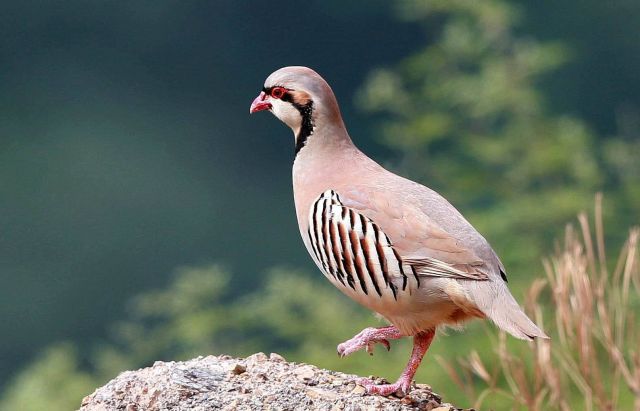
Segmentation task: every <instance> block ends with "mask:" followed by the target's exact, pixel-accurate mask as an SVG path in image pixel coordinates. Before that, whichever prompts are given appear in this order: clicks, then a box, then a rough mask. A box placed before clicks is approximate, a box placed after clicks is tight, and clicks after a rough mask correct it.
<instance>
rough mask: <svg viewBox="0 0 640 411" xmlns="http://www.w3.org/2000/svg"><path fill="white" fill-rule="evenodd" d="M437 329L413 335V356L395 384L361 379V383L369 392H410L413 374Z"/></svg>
mask: <svg viewBox="0 0 640 411" xmlns="http://www.w3.org/2000/svg"><path fill="white" fill-rule="evenodd" d="M434 335H435V330H430V331H426V332H421V333H418V334H416V335H415V336H414V337H413V351H412V352H411V358H410V359H409V363H408V364H407V366H406V367H405V369H404V371H403V372H402V374H400V378H398V381H396V382H395V383H393V384H380V385H376V384H373V382H371V381H369V380H364V381H361V384H362V385H363V386H364V387H365V388H366V390H367V393H368V394H379V395H384V396H387V395H390V394H393V393H395V392H397V391H400V392H401V393H402V394H403V395H404V394H407V393H408V392H409V389H410V388H411V381H412V380H413V376H414V375H415V374H416V371H417V370H418V366H419V365H420V362H421V361H422V358H423V357H424V354H425V353H426V352H427V350H428V349H429V346H430V345H431V341H432V340H433V336H434Z"/></svg>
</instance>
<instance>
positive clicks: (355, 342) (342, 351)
mask: <svg viewBox="0 0 640 411" xmlns="http://www.w3.org/2000/svg"><path fill="white" fill-rule="evenodd" d="M401 337H403V335H402V333H400V330H398V329H397V328H396V327H394V326H393V325H390V326H387V327H380V328H373V327H369V328H365V329H364V330H362V331H361V332H360V333H359V334H358V335H356V336H355V337H353V338H352V339H350V340H349V341H345V342H343V343H342V344H338V355H339V356H341V357H344V356H347V355H349V354H351V353H354V352H356V351H358V350H359V349H361V348H365V349H366V350H367V352H368V353H369V354H371V355H373V345H374V344H375V343H380V344H382V345H384V346H385V348H386V349H387V351H389V350H390V349H391V345H390V344H389V340H390V339H394V340H395V339H398V338H401Z"/></svg>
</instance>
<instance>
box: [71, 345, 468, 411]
mask: <svg viewBox="0 0 640 411" xmlns="http://www.w3.org/2000/svg"><path fill="white" fill-rule="evenodd" d="M355 378H357V377H356V376H355V375H348V374H342V373H339V372H335V371H328V370H323V369H320V368H317V367H315V366H313V365H307V364H296V363H289V362H287V361H285V359H284V358H282V357H281V356H280V355H278V354H271V355H270V356H267V355H265V354H263V353H257V354H253V355H251V356H249V357H247V358H232V357H229V356H225V355H222V356H219V357H216V356H209V357H198V358H196V359H193V360H190V361H185V362H156V363H155V364H154V365H153V366H152V367H149V368H143V369H140V370H137V371H125V372H123V373H122V374H120V375H119V376H118V377H116V378H115V379H113V380H111V381H109V382H108V383H107V384H106V385H105V386H103V387H101V388H98V389H97V390H96V391H95V392H94V393H93V394H91V395H89V396H87V397H85V398H84V400H83V401H82V406H81V408H80V410H81V411H106V410H124V411H142V410H145V411H146V410H149V411H151V410H431V411H436V410H437V411H449V410H454V409H456V408H455V407H453V406H451V405H450V404H445V403H443V402H442V400H441V398H440V397H439V396H438V395H437V394H434V393H433V392H432V391H431V389H430V387H429V386H427V385H423V384H418V385H417V387H414V389H413V390H412V391H411V393H410V394H409V395H408V396H406V397H404V398H395V397H389V398H384V397H379V396H369V395H364V388H363V387H361V386H359V385H356V384H355V383H354V382H353V380H354V379H355Z"/></svg>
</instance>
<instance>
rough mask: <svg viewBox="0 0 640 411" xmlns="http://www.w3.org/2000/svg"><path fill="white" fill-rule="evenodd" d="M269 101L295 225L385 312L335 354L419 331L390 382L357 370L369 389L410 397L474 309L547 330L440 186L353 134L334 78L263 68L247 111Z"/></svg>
mask: <svg viewBox="0 0 640 411" xmlns="http://www.w3.org/2000/svg"><path fill="white" fill-rule="evenodd" d="M259 111H270V112H271V113H272V114H274V115H275V116H276V117H277V118H278V119H279V120H281V121H282V122H284V123H285V124H286V125H287V126H289V127H290V128H291V130H292V131H293V134H294V143H295V150H294V151H295V158H294V161H293V168H292V177H293V194H294V201H295V209H296V215H297V220H298V225H299V228H300V234H301V236H302V240H303V242H304V245H305V246H306V249H307V251H308V252H309V254H310V255H311V258H312V259H313V261H314V262H315V264H316V265H317V266H318V268H319V269H320V271H321V272H322V273H323V274H324V276H325V277H326V278H327V279H328V280H329V281H330V282H331V283H332V284H333V285H334V286H336V287H337V288H338V289H339V290H340V291H342V292H343V293H344V294H346V295H347V296H348V297H350V298H351V299H353V300H355V301H356V302H358V303H359V304H361V305H363V306H364V307H366V308H368V309H370V310H372V311H374V312H376V313H378V314H379V315H380V316H382V317H383V318H384V319H385V320H386V321H387V322H388V325H386V326H383V327H368V328H365V329H364V330H362V331H361V332H360V333H358V334H357V335H355V336H354V337H353V338H351V339H349V340H347V341H345V342H343V343H341V344H339V345H338V346H337V351H338V354H339V355H340V356H346V355H349V354H352V353H354V352H356V351H358V350H361V349H364V350H366V351H367V352H369V353H370V354H371V353H372V352H373V351H372V350H373V347H374V345H375V344H382V345H383V346H384V347H385V348H387V350H388V349H390V343H389V340H395V339H400V338H404V337H412V338H413V348H412V352H411V356H410V359H409V362H408V363H407V365H406V367H405V369H404V371H403V372H402V374H401V375H400V377H399V378H398V380H397V381H396V382H395V383H391V384H376V383H375V381H373V380H369V379H361V380H359V381H358V383H359V384H361V385H363V386H364V388H365V389H366V392H367V393H368V394H372V395H373V394H378V395H383V396H388V395H391V394H396V395H406V394H407V393H408V392H409V391H410V390H411V384H412V383H413V378H414V376H415V373H416V371H417V369H418V366H419V365H420V363H421V362H422V359H423V357H424V355H425V353H426V352H427V350H428V348H429V346H430V345H431V342H432V340H433V338H434V336H435V334H436V330H438V329H440V328H442V327H446V326H454V327H455V326H459V325H460V324H462V323H464V322H466V321H468V320H471V319H475V318H479V319H489V320H491V321H493V323H495V324H496V325H497V326H498V327H499V328H500V329H502V330H504V331H506V332H508V333H509V334H511V335H512V336H514V337H516V338H518V339H522V340H529V341H531V340H534V339H535V338H542V339H547V338H549V337H548V336H547V335H546V334H545V333H544V331H542V330H541V329H540V328H539V327H538V326H537V325H536V324H535V323H534V322H533V321H531V319H529V317H527V315H526V314H525V313H524V311H523V310H522V308H521V307H520V306H519V305H518V303H517V302H516V300H515V298H514V297H513V296H512V294H511V292H510V291H509V288H508V287H507V276H506V270H505V267H504V265H503V264H502V262H501V261H500V259H499V257H498V255H497V254H496V253H495V252H494V250H493V249H492V248H491V246H490V245H489V243H488V242H487V240H486V239H485V238H484V237H483V236H482V235H481V234H480V233H479V232H478V231H477V230H476V229H475V228H474V227H473V226H472V225H471V224H470V223H469V222H468V221H467V220H466V219H465V218H464V217H463V216H462V214H461V213H460V212H459V211H458V210H457V209H456V208H455V207H454V206H453V205H451V204H450V203H449V202H448V201H447V200H446V199H445V198H444V197H442V196H441V195H440V194H438V193H437V192H435V191H434V190H431V189H429V188H427V187H426V186H424V185H422V184H420V183H417V182H414V181H411V180H409V179H407V178H404V177H401V176H399V175H397V174H394V173H392V172H390V171H388V170H386V169H385V168H383V167H382V166H381V165H380V164H378V163H377V162H375V161H374V160H373V159H371V158H369V157H368V156H367V155H366V154H364V153H363V152H362V151H361V150H359V149H358V148H357V147H356V145H355V144H354V143H353V141H352V139H351V137H350V136H349V133H348V132H347V129H346V126H345V124H344V121H343V119H342V115H341V113H340V109H339V107H338V102H337V100H336V97H335V95H334V93H333V90H332V89H331V87H330V86H329V84H328V83H327V82H326V81H325V80H324V79H323V78H322V77H321V76H320V75H319V74H318V73H316V72H315V71H314V70H312V69H310V68H308V67H303V66H289V67H283V68H281V69H278V70H276V71H274V72H273V73H272V74H271V75H269V76H268V77H267V79H266V80H265V82H264V86H263V88H262V90H261V91H260V93H259V95H258V96H257V97H256V98H255V99H254V100H253V102H252V103H251V106H250V109H249V112H250V113H251V114H252V113H256V112H259Z"/></svg>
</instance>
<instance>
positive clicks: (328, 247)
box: [308, 190, 489, 290]
mask: <svg viewBox="0 0 640 411" xmlns="http://www.w3.org/2000/svg"><path fill="white" fill-rule="evenodd" d="M365 197H366V198H367V199H368V201H367V200H365V202H364V203H363V199H362V198H356V197H354V196H350V192H349V191H346V190H345V191H343V192H340V193H338V192H337V191H335V190H328V191H326V192H325V193H323V194H322V195H321V196H320V197H319V198H318V199H317V200H316V202H315V203H314V204H313V206H312V208H311V210H310V215H309V233H308V234H309V240H310V243H311V249H312V251H313V253H314V254H315V257H316V259H317V260H318V261H319V263H320V265H321V266H322V268H323V269H324V271H325V272H328V273H329V274H330V275H331V276H333V277H334V279H336V280H338V281H340V282H342V283H343V284H344V282H345V281H346V282H347V283H348V284H349V285H350V286H352V288H353V285H352V284H351V281H354V282H356V281H359V282H360V283H362V284H361V285H362V286H363V287H364V286H365V285H366V283H367V282H371V286H373V288H374V289H376V290H378V289H379V287H381V286H384V287H387V286H389V283H390V280H391V279H394V280H401V281H392V283H397V284H402V285H401V286H402V288H403V289H404V287H405V286H406V284H407V281H409V280H411V281H415V282H417V283H419V279H418V278H417V276H429V277H441V278H453V279H465V280H487V279H489V277H488V275H487V274H486V272H484V270H483V268H486V267H484V263H483V261H482V260H481V259H480V258H478V257H477V256H476V255H475V254H474V253H473V252H472V251H471V250H468V249H465V248H464V247H462V246H461V245H460V244H459V242H458V241H456V240H455V239H454V238H452V237H451V236H450V235H449V234H447V233H446V232H445V231H444V230H442V229H441V228H439V227H438V226H436V225H434V224H430V222H429V221H422V220H419V219H415V221H414V218H410V215H408V214H407V213H406V212H405V213H400V214H389V213H386V212H385V211H384V209H383V208H382V207H380V205H379V204H375V203H373V202H371V200H372V199H373V200H374V201H375V196H365ZM395 211H398V210H395ZM403 226H404V227H403ZM409 227H410V228H411V230H410V231H409V230H408V228H409ZM415 230H419V231H420V232H421V233H422V234H421V235H420V236H419V238H418V241H417V242H416V241H415V240H416V239H414V238H413V237H415V235H409V236H408V235H407V234H409V233H413V232H414V231H415ZM409 244H411V247H407V246H408V245H409ZM351 274H353V275H351ZM413 277H416V278H413Z"/></svg>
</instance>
